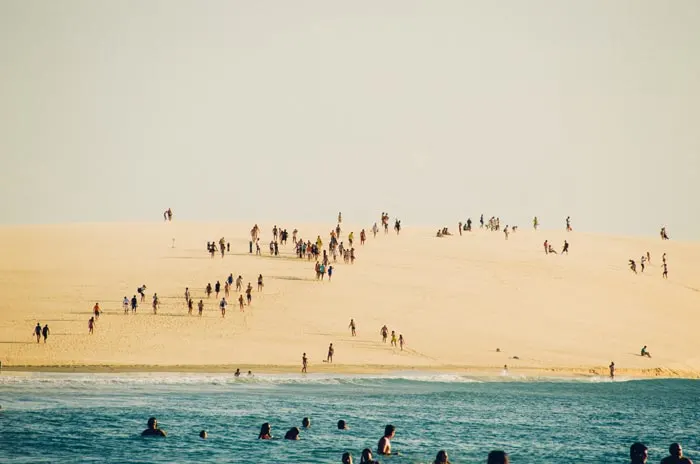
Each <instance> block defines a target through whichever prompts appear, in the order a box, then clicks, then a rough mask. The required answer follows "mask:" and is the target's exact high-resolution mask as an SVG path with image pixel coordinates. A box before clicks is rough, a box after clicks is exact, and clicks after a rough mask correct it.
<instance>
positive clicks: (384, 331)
mask: <svg viewBox="0 0 700 464" xmlns="http://www.w3.org/2000/svg"><path fill="white" fill-rule="evenodd" d="M353 331H354V329H353ZM379 333H380V334H381V335H382V343H386V340H387V338H389V328H388V327H387V326H386V324H384V325H383V326H382V328H381V329H379ZM405 344H406V340H405V339H404V338H403V334H399V338H398V339H397V338H396V331H395V330H392V331H391V346H393V347H394V348H396V347H400V348H401V351H403V346H404V345H405Z"/></svg>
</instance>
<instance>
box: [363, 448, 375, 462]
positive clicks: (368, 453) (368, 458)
mask: <svg viewBox="0 0 700 464" xmlns="http://www.w3.org/2000/svg"><path fill="white" fill-rule="evenodd" d="M372 462H374V456H372V450H371V449H369V448H365V449H363V450H362V457H361V458H360V464H364V463H372Z"/></svg>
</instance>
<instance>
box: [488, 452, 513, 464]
mask: <svg viewBox="0 0 700 464" xmlns="http://www.w3.org/2000/svg"><path fill="white" fill-rule="evenodd" d="M509 462H510V460H509V459H508V454H507V453H506V452H505V451H491V452H490V453H489V456H488V458H486V464H508V463H509Z"/></svg>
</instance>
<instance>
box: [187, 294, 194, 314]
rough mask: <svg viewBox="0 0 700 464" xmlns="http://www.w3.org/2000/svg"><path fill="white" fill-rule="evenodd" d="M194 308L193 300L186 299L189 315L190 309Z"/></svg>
mask: <svg viewBox="0 0 700 464" xmlns="http://www.w3.org/2000/svg"><path fill="white" fill-rule="evenodd" d="M193 310H194V300H193V299H192V298H190V299H189V300H187V314H189V315H190V316H191V315H192V311H193Z"/></svg>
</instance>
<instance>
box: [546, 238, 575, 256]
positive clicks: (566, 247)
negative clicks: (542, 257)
mask: <svg viewBox="0 0 700 464" xmlns="http://www.w3.org/2000/svg"><path fill="white" fill-rule="evenodd" d="M543 246H544V253H545V254H547V255H549V254H553V255H556V254H557V251H556V250H555V249H554V248H553V247H552V244H551V243H549V240H545V241H544V245H543ZM561 254H567V255H568V254H569V242H567V241H566V240H564V245H563V246H562V248H561Z"/></svg>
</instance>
